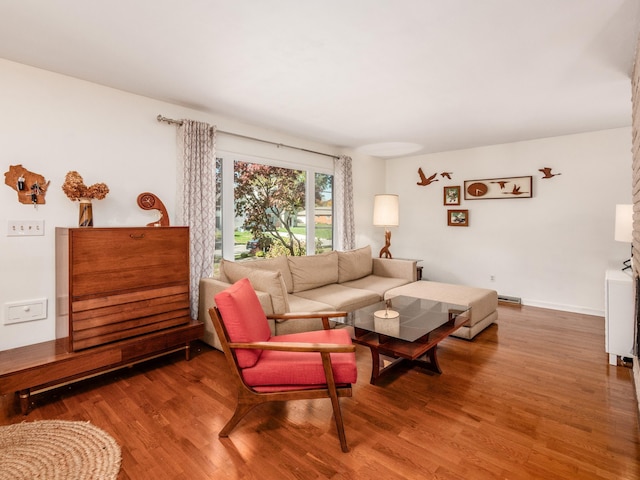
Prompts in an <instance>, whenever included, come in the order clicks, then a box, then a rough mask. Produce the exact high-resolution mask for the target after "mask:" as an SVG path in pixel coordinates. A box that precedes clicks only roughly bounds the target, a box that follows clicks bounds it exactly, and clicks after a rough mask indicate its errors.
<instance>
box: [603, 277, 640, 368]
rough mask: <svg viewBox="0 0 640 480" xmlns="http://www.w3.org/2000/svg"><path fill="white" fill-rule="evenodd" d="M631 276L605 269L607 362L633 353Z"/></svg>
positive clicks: (614, 363) (632, 293)
mask: <svg viewBox="0 0 640 480" xmlns="http://www.w3.org/2000/svg"><path fill="white" fill-rule="evenodd" d="M634 300H635V298H634V292H633V278H632V277H631V274H630V273H626V272H623V271H622V270H607V273H606V278H605V299H604V309H605V350H606V352H607V353H608V354H609V363H610V364H611V365H616V364H617V357H618V356H621V357H631V356H632V355H633V333H634V328H633V313H634V303H635V302H634Z"/></svg>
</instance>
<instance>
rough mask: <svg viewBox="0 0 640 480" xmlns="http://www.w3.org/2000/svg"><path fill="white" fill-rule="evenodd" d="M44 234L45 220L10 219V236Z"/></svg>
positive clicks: (8, 234) (8, 233) (8, 224)
mask: <svg viewBox="0 0 640 480" xmlns="http://www.w3.org/2000/svg"><path fill="white" fill-rule="evenodd" d="M34 235H44V220H9V222H8V223H7V236H8V237H22V236H24V237H30V236H34Z"/></svg>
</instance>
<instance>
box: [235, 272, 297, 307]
mask: <svg viewBox="0 0 640 480" xmlns="http://www.w3.org/2000/svg"><path fill="white" fill-rule="evenodd" d="M247 263H251V264H254V263H256V264H257V263H261V262H260V261H255V262H247ZM224 271H225V275H226V277H227V279H228V280H229V282H231V283H236V282H238V281H239V280H241V279H243V278H248V279H249V281H250V282H251V285H252V286H253V288H254V289H255V290H259V291H261V292H267V293H268V294H269V295H271V305H272V307H273V313H287V312H288V311H289V299H288V294H287V287H286V285H285V283H284V279H283V277H282V273H281V272H279V271H270V270H263V269H260V268H252V267H249V266H247V265H246V264H245V263H238V262H225V266H224Z"/></svg>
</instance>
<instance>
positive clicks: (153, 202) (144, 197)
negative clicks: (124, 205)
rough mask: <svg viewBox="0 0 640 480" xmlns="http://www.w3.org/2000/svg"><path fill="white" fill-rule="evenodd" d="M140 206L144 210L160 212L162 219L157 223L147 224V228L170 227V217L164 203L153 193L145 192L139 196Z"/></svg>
mask: <svg viewBox="0 0 640 480" xmlns="http://www.w3.org/2000/svg"><path fill="white" fill-rule="evenodd" d="M138 206H139V207H140V208H141V209H143V210H158V212H159V213H160V218H158V220H157V221H155V222H151V223H147V227H168V226H169V215H168V214H167V209H166V208H165V206H164V204H163V203H162V201H161V200H160V199H159V198H158V197H157V196H155V195H154V194H153V193H151V192H143V193H141V194H140V195H138Z"/></svg>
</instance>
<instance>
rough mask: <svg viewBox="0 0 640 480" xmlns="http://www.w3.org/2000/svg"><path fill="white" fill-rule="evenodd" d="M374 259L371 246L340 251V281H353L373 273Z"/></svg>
mask: <svg viewBox="0 0 640 480" xmlns="http://www.w3.org/2000/svg"><path fill="white" fill-rule="evenodd" d="M372 272H373V260H372V258H371V246H370V245H367V246H366V247H362V248H356V249H355V250H347V251H345V252H338V283H344V282H351V281H352V280H358V279H359V278H362V277H366V276H367V275H371V273H372Z"/></svg>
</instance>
